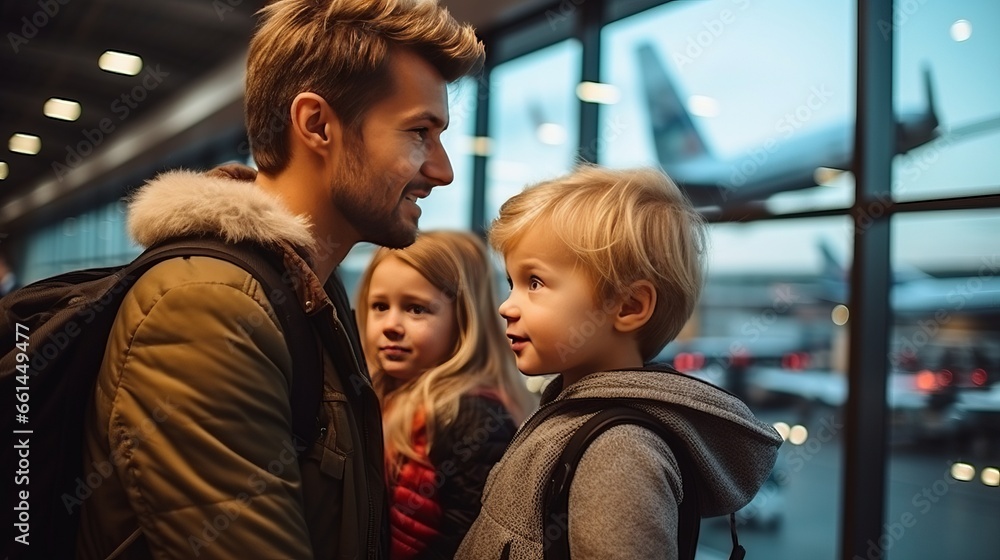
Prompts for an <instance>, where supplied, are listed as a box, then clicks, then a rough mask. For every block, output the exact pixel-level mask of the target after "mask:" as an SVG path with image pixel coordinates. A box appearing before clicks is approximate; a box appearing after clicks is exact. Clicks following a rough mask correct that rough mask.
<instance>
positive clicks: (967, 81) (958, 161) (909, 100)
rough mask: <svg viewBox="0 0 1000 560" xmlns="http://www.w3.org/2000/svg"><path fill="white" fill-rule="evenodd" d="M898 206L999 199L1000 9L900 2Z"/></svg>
mask: <svg viewBox="0 0 1000 560" xmlns="http://www.w3.org/2000/svg"><path fill="white" fill-rule="evenodd" d="M893 23H894V25H893V26H892V29H893V32H894V33H895V38H896V44H897V45H898V46H897V48H896V57H895V68H894V80H895V90H894V93H895V100H894V103H895V105H896V113H897V115H899V118H901V119H902V120H903V122H902V123H901V127H900V135H901V138H900V140H901V143H902V145H901V146H900V149H901V150H903V149H908V148H914V149H913V151H910V152H909V153H906V154H903V155H900V156H898V157H896V158H895V160H894V162H893V185H892V188H893V195H894V196H895V198H896V199H897V200H913V199H922V198H934V197H941V196H964V195H971V194H981V193H995V192H1000V179H998V178H997V175H998V173H997V171H998V166H997V161H998V160H997V157H996V155H997V154H998V153H1000V98H998V97H997V94H996V92H997V90H998V89H1000V3H998V2H992V1H988V0H954V1H952V2H923V1H916V0H909V1H897V2H896V4H895V17H894V22H893Z"/></svg>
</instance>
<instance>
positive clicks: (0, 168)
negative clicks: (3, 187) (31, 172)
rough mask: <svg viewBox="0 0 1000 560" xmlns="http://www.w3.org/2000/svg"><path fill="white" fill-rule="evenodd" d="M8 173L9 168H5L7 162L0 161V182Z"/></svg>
mask: <svg viewBox="0 0 1000 560" xmlns="http://www.w3.org/2000/svg"><path fill="white" fill-rule="evenodd" d="M9 173H10V167H8V166H7V162H6V161H0V181H3V180H4V179H6V178H7V175H8V174H9Z"/></svg>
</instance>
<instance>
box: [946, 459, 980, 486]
mask: <svg viewBox="0 0 1000 560" xmlns="http://www.w3.org/2000/svg"><path fill="white" fill-rule="evenodd" d="M951 477H952V478H954V479H955V480H961V481H962V482H968V481H970V480H972V479H973V478H976V468H975V467H973V466H972V465H970V464H968V463H955V464H954V465H952V466H951Z"/></svg>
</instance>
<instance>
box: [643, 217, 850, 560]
mask: <svg viewBox="0 0 1000 560" xmlns="http://www.w3.org/2000/svg"><path fill="white" fill-rule="evenodd" d="M850 233H851V231H850V222H849V220H848V219H847V218H846V217H831V218H822V219H807V220H783V221H781V222H754V223H748V224H737V223H732V224H715V225H712V226H711V229H710V244H709V260H708V276H707V280H706V282H705V288H704V291H703V293H702V298H701V302H700V303H699V305H698V308H697V310H696V312H695V315H694V316H693V317H692V318H691V320H690V321H689V322H688V325H687V326H686V327H685V329H684V330H683V331H682V333H681V335H680V336H679V337H678V339H677V340H675V341H674V342H672V343H671V344H669V345H668V346H667V347H666V348H665V349H664V351H663V352H662V353H661V355H660V357H661V359H663V360H665V361H669V362H672V363H673V364H674V366H675V367H677V368H678V369H680V370H682V371H685V372H687V373H689V374H691V375H694V376H697V377H700V378H702V379H705V380H707V381H710V382H712V383H715V384H717V385H719V386H721V387H724V388H726V389H728V390H729V391H730V392H732V393H734V394H736V395H738V396H740V397H741V398H742V399H743V400H744V401H745V402H746V403H747V404H748V405H750V407H751V409H753V410H754V412H755V413H756V414H757V415H758V417H760V418H761V419H762V420H765V421H767V422H770V423H772V424H774V425H775V426H776V427H778V426H780V428H779V431H784V433H785V434H786V435H787V438H786V442H785V444H784V445H782V447H781V449H780V450H779V455H778V462H777V464H776V465H775V468H774V470H773V472H772V474H771V476H770V477H769V479H768V481H767V482H766V483H765V486H764V488H763V489H762V490H761V492H760V493H759V494H758V495H757V497H756V498H755V499H754V500H753V501H752V502H751V503H750V505H748V506H747V507H746V508H744V509H743V510H741V511H740V512H739V513H738V515H737V522H738V528H739V534H740V542H741V543H744V544H745V546H746V547H747V549H748V550H749V551H752V554H753V556H755V557H760V558H774V559H779V560H780V559H788V560H792V559H795V560H798V559H800V558H814V559H817V560H818V559H821V558H830V559H832V558H834V556H833V552H834V550H836V544H837V531H836V529H835V528H836V526H837V524H838V521H839V520H838V515H839V511H838V509H837V502H838V496H839V493H840V489H839V484H838V482H839V479H840V471H841V455H842V453H841V449H842V441H843V435H844V434H843V433H842V428H843V424H844V418H843V412H842V407H843V404H844V402H845V400H846V398H847V380H846V377H845V375H844V374H845V371H846V358H847V327H846V317H845V316H844V315H843V312H842V310H841V308H843V305H841V301H843V298H844V296H845V294H846V285H845V282H846V278H845V277H844V276H843V274H842V272H843V270H844V268H843V267H844V266H845V263H847V262H850V259H851V254H852V251H851V245H850V243H851V236H850ZM727 519H728V518H726V517H719V518H712V519H706V520H704V521H703V522H702V534H701V539H700V549H701V553H702V554H704V555H705V557H711V558H715V557H720V558H725V557H726V555H728V553H729V550H730V549H731V548H732V542H731V539H730V535H729V525H728V523H727Z"/></svg>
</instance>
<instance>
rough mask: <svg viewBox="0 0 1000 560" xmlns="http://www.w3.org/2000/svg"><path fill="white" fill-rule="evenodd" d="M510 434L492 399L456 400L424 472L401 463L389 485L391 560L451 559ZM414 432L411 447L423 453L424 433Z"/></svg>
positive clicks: (420, 466) (412, 463)
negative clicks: (453, 412)
mask: <svg viewBox="0 0 1000 560" xmlns="http://www.w3.org/2000/svg"><path fill="white" fill-rule="evenodd" d="M515 430H516V426H515V425H514V422H513V420H512V419H511V417H510V414H509V413H508V412H507V409H506V408H505V407H504V405H503V404H502V403H501V402H500V401H499V400H498V399H497V398H495V397H492V396H490V395H488V394H469V395H464V396H462V397H461V399H460V400H459V408H458V414H457V415H456V417H455V419H454V420H452V421H451V422H448V423H447V424H446V425H444V426H443V427H442V428H441V429H439V430H438V433H436V434H435V437H434V444H433V446H432V447H431V449H430V452H429V453H427V455H426V456H425V457H426V459H427V462H428V463H429V465H430V466H428V465H426V464H421V463H418V462H416V461H407V462H406V463H404V464H403V466H402V468H401V469H400V473H399V476H398V477H397V479H396V481H395V482H394V483H393V484H391V488H390V490H389V494H390V498H389V503H390V511H389V516H390V525H391V528H392V539H391V550H392V556H391V558H392V560H409V559H431V558H435V559H436V558H449V559H450V558H453V557H454V556H455V551H456V550H457V549H458V545H459V543H460V542H462V538H463V537H464V536H465V534H466V532H468V530H469V527H471V526H472V522H473V521H475V519H476V516H478V515H479V508H480V499H481V498H482V494H483V485H484V484H485V483H486V477H487V476H488V475H489V473H490V469H491V468H493V465H494V464H495V463H496V462H497V461H499V460H500V457H501V456H502V455H503V452H504V449H505V448H506V447H507V444H509V443H510V440H511V438H513V437H514V431H515ZM418 431H419V432H420V433H418V434H416V438H415V439H416V441H415V443H417V444H418V449H426V447H425V446H426V437H425V435H423V434H424V430H418ZM425 453H426V451H425Z"/></svg>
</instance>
